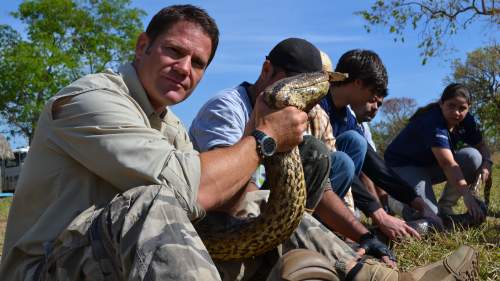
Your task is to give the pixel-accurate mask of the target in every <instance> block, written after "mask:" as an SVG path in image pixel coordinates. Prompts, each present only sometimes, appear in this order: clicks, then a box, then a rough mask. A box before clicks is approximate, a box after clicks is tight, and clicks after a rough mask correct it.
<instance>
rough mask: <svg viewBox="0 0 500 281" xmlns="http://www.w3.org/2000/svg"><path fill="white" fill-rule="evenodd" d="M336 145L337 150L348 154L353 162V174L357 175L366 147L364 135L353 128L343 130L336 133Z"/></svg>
mask: <svg viewBox="0 0 500 281" xmlns="http://www.w3.org/2000/svg"><path fill="white" fill-rule="evenodd" d="M336 146H337V150H339V151H343V152H345V153H346V154H347V155H349V157H350V158H351V160H352V162H353V164H354V173H355V174H354V175H356V176H359V173H360V172H361V168H362V167H363V162H364V161H365V155H366V150H367V148H368V143H367V141H366V139H365V137H363V136H362V135H361V134H360V133H358V132H356V131H354V130H349V131H345V132H343V133H341V134H340V135H338V137H337V141H336Z"/></svg>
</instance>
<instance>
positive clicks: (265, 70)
mask: <svg viewBox="0 0 500 281" xmlns="http://www.w3.org/2000/svg"><path fill="white" fill-rule="evenodd" d="M272 75H273V65H272V64H271V62H270V61H269V60H265V61H264V63H263V64H262V70H261V72H260V79H261V80H262V81H268V80H269V79H270V78H271V76H272Z"/></svg>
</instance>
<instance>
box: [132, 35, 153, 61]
mask: <svg viewBox="0 0 500 281" xmlns="http://www.w3.org/2000/svg"><path fill="white" fill-rule="evenodd" d="M149 45H150V40H149V36H148V35H147V34H146V32H143V33H141V34H140V35H139V38H137V43H136V44H135V59H136V60H138V59H139V60H140V59H141V58H142V57H143V56H144V55H145V54H147V52H148V48H149Z"/></svg>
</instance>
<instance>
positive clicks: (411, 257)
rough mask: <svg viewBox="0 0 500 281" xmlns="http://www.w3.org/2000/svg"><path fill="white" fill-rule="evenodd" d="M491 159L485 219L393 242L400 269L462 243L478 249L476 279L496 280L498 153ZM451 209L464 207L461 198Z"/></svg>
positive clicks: (499, 254) (499, 275)
mask: <svg viewBox="0 0 500 281" xmlns="http://www.w3.org/2000/svg"><path fill="white" fill-rule="evenodd" d="M494 162H495V165H494V167H493V185H492V188H491V195H490V207H489V213H488V217H487V220H486V223H484V224H482V225H481V226H480V227H478V228H472V229H467V230H464V229H457V230H456V231H453V232H451V233H436V234H430V235H428V236H426V237H423V239H422V240H420V241H418V240H407V241H401V242H397V243H395V245H394V252H395V253H396V255H397V257H398V264H399V267H400V268H401V269H403V270H408V269H411V268H413V267H414V266H420V265H424V264H427V263H429V262H433V261H436V260H439V259H441V258H443V257H445V256H446V255H447V254H448V253H450V252H452V251H453V250H455V249H456V248H458V247H459V246H460V245H463V244H466V245H469V246H471V247H473V248H475V249H476V250H477V251H479V275H480V280H491V281H493V280H500V250H499V249H500V154H496V157H494ZM443 187H444V185H439V186H436V188H435V191H436V194H437V195H439V194H440V192H441V191H442V189H443ZM482 191H483V190H481V195H482ZM438 198H439V197H438ZM455 211H456V212H457V213H463V212H464V211H465V207H464V204H463V201H462V200H461V202H459V206H457V208H456V209H455Z"/></svg>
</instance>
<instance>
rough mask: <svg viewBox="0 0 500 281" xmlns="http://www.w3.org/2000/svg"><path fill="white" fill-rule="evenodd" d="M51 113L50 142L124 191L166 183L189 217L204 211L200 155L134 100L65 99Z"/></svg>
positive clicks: (98, 94)
mask: <svg viewBox="0 0 500 281" xmlns="http://www.w3.org/2000/svg"><path fill="white" fill-rule="evenodd" d="M49 106H52V110H49V111H48V112H51V113H52V116H49V117H48V118H50V119H51V122H50V124H51V126H52V127H51V134H50V135H49V139H48V140H47V141H48V142H50V143H51V145H53V147H54V149H59V150H62V151H63V152H64V154H66V155H68V156H69V157H71V158H72V159H74V160H75V161H76V162H77V163H78V164H80V165H82V166H84V167H85V168H86V169H88V170H89V171H90V172H92V173H94V174H95V175H97V176H98V177H100V178H101V179H103V180H105V181H107V182H109V183H111V184H112V185H113V186H115V187H116V188H117V189H118V190H119V191H120V192H121V191H125V190H128V189H130V188H133V187H136V186H141V185H149V184H164V185H166V186H169V187H171V188H172V189H173V190H174V192H175V194H176V196H177V197H178V199H179V202H180V203H181V205H182V206H183V208H184V209H185V210H186V211H187V212H188V214H189V216H190V217H192V218H196V217H197V216H198V215H200V214H201V213H202V212H203V211H202V210H201V209H200V207H199V206H198V204H197V203H196V198H197V194H198V187H199V182H200V159H199V155H198V153H197V152H196V151H195V150H188V151H186V150H182V151H181V150H178V149H176V147H174V146H173V145H172V144H171V143H170V142H169V141H168V139H167V138H166V137H165V136H164V135H162V134H161V133H160V132H159V131H157V130H155V129H153V128H151V127H150V126H149V123H148V120H147V117H146V116H145V114H144V112H142V111H141V110H140V109H139V105H138V104H136V103H135V102H134V101H133V100H132V99H131V98H130V97H128V96H126V95H123V94H120V93H116V92H113V91H110V90H106V89H101V90H92V91H87V92H77V93H75V94H72V95H70V96H66V97H64V96H62V97H60V98H59V99H55V100H54V102H53V103H49Z"/></svg>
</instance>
